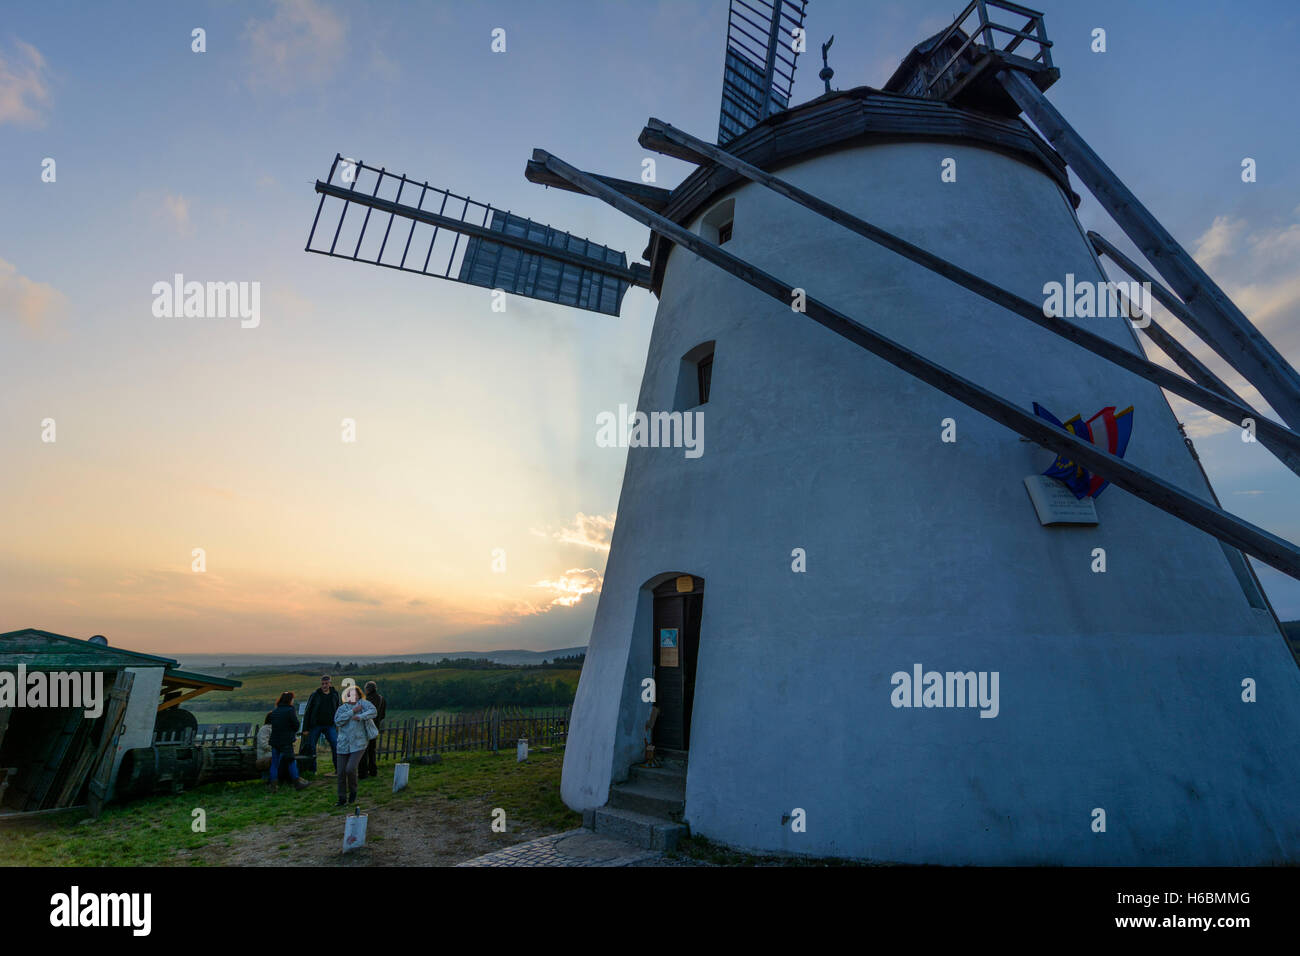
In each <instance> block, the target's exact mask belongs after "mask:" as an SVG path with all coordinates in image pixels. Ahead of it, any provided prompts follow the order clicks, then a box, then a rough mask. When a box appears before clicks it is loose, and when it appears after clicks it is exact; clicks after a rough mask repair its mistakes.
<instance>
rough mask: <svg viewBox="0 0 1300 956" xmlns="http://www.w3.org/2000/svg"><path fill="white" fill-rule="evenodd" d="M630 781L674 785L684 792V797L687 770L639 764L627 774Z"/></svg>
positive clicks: (683, 794)
mask: <svg viewBox="0 0 1300 956" xmlns="http://www.w3.org/2000/svg"><path fill="white" fill-rule="evenodd" d="M627 779H628V782H629V783H652V784H659V785H661V786H665V787H672V788H673V789H675V790H680V791H681V792H682V799H685V796H686V771H685V769H682V770H677V769H676V768H673V767H643V766H641V765H639V764H638V765H637V766H635V767H632V768H631V770H629V771H628V776H627Z"/></svg>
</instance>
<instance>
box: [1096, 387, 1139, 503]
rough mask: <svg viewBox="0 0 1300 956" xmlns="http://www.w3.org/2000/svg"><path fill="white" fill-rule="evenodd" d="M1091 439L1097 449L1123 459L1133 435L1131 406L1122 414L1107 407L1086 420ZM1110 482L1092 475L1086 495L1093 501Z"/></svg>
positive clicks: (1110, 406) (1112, 407) (1111, 407)
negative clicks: (1090, 496)
mask: <svg viewBox="0 0 1300 956" xmlns="http://www.w3.org/2000/svg"><path fill="white" fill-rule="evenodd" d="M1087 424H1088V427H1089V431H1090V433H1091V435H1092V437H1091V438H1090V439H1089V440H1090V441H1091V442H1092V443H1093V444H1094V445H1096V446H1097V447H1098V448H1101V449H1102V450H1103V451H1108V452H1110V453H1111V454H1112V455H1114V456H1115V457H1116V458H1123V457H1124V452H1126V451H1127V450H1128V440H1129V438H1130V437H1132V435H1133V406H1132V405H1130V406H1129V407H1128V408H1126V409H1124V411H1122V412H1117V411H1115V406H1114V405H1107V406H1106V407H1105V408H1103V409H1102V410H1101V411H1099V412H1098V413H1097V414H1096V415H1093V416H1092V418H1090V419H1088V422H1087ZM1109 484H1110V482H1109V481H1107V480H1106V479H1105V478H1103V477H1101V475H1093V476H1092V480H1091V482H1090V483H1089V485H1088V494H1090V495H1092V497H1093V498H1094V499H1096V497H1097V496H1098V495H1099V494H1101V493H1102V492H1103V491H1105V490H1106V486H1107V485H1109Z"/></svg>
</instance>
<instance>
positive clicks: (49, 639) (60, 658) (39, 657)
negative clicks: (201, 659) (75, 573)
mask: <svg viewBox="0 0 1300 956" xmlns="http://www.w3.org/2000/svg"><path fill="white" fill-rule="evenodd" d="M176 663H177V662H176V661H174V660H173V659H172V658H170V657H157V656H155V655H153V654H141V653H139V652H137V651H127V650H123V649H122V648H120V647H111V646H109V645H107V644H96V643H92V642H90V641H83V640H81V639H80V638H76V637H66V636H65V635H63V634H54V633H51V632H50V631H42V630H39V629H38V628H34V627H27V628H23V629H22V630H20V631H7V632H5V633H4V634H0V669H4V670H9V669H12V668H16V667H17V666H18V665H19V664H23V665H25V666H26V667H27V668H28V669H29V670H43V671H44V670H120V669H122V668H123V667H167V668H171V667H175V666H176Z"/></svg>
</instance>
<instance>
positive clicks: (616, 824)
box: [584, 807, 687, 850]
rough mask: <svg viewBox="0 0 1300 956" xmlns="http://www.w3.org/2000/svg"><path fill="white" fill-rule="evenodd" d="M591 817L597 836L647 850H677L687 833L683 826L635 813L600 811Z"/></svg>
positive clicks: (614, 808)
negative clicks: (679, 842) (678, 843)
mask: <svg viewBox="0 0 1300 956" xmlns="http://www.w3.org/2000/svg"><path fill="white" fill-rule="evenodd" d="M590 815H591V818H592V821H591V828H592V830H594V831H595V832H596V833H599V834H601V835H602V836H608V837H612V838H614V839H616V840H623V841H624V842H626V843H631V844H632V845H633V846H639V847H641V848H642V849H646V850H673V849H676V848H677V841H678V840H680V839H681V838H682V837H684V836H686V833H687V829H686V825H685V824H682V823H670V822H669V821H667V820H664V819H661V818H659V817H652V816H647V815H646V814H644V813H637V812H636V811H635V810H621V809H619V808H617V807H600V808H599V809H597V810H593V811H590ZM584 816H586V814H584Z"/></svg>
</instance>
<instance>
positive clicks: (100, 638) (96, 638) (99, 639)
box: [88, 634, 108, 647]
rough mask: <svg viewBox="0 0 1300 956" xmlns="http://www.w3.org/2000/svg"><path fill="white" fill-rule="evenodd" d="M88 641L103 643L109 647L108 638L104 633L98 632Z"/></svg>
mask: <svg viewBox="0 0 1300 956" xmlns="http://www.w3.org/2000/svg"><path fill="white" fill-rule="evenodd" d="M88 643H90V644H99V645H102V646H103V647H108V638H106V637H105V636H104V635H103V634H96V635H95V636H94V637H92V638H91V639H90V641H89V642H88Z"/></svg>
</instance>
